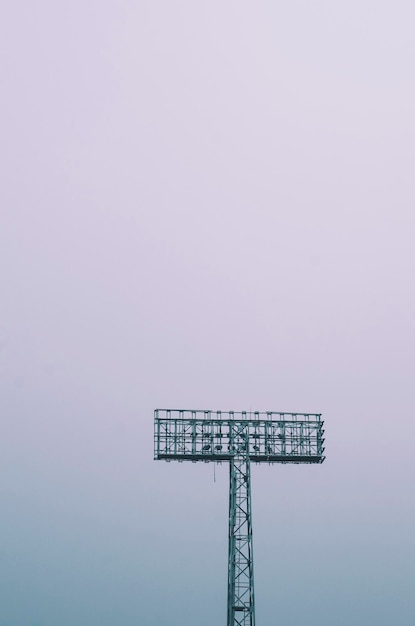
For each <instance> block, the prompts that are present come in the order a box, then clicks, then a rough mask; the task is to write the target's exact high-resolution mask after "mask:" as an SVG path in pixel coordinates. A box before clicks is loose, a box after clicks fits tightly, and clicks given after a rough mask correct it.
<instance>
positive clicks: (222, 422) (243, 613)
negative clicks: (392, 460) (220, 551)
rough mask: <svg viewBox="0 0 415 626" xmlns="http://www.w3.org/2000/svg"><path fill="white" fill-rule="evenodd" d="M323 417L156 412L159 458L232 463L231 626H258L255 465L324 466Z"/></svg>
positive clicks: (230, 536)
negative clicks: (252, 503) (304, 464)
mask: <svg viewBox="0 0 415 626" xmlns="http://www.w3.org/2000/svg"><path fill="white" fill-rule="evenodd" d="M323 426H324V422H323V421H322V419H321V414H320V413H280V412H274V411H266V412H259V411H254V412H252V411H249V412H248V411H241V412H235V411H207V410H201V411H198V410H187V409H156V410H155V412H154V458H155V459H156V460H165V461H172V460H175V461H192V462H193V463H196V462H198V461H202V462H205V463H208V462H217V463H222V462H229V531H228V597H227V626H255V596H254V560H253V541H252V505H251V463H252V462H254V463H264V462H267V463H270V464H271V463H307V464H315V463H323V461H324V459H325V456H324V428H323Z"/></svg>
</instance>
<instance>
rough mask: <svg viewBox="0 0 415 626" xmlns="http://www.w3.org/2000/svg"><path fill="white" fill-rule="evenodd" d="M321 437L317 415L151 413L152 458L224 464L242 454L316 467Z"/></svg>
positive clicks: (320, 455)
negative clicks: (152, 420) (219, 462)
mask: <svg viewBox="0 0 415 626" xmlns="http://www.w3.org/2000/svg"><path fill="white" fill-rule="evenodd" d="M245 434H246V435H247V440H246V439H245ZM323 435H324V430H323V422H322V421H321V415H319V414H299V413H275V412H267V413H259V412H254V413H248V412H240V413H236V412H233V411H230V412H222V411H215V412H214V411H185V410H161V409H157V410H156V411H155V433H154V444H155V448H154V457H155V458H156V459H165V460H182V461H183V460H187V461H205V462H206V461H228V460H230V459H231V458H233V457H235V456H237V455H238V454H241V452H242V451H244V452H246V451H248V453H249V457H250V460H251V461H253V462H264V461H265V462H269V463H322V462H323V460H324V456H323V453H324V446H323V444H324V438H323Z"/></svg>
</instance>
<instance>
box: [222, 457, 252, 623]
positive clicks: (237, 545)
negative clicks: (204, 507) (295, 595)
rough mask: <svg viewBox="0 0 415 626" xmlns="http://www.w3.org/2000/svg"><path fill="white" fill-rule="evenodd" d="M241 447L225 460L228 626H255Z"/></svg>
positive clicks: (247, 475) (246, 471)
mask: <svg viewBox="0 0 415 626" xmlns="http://www.w3.org/2000/svg"><path fill="white" fill-rule="evenodd" d="M244 448H245V450H244V451H243V452H242V454H241V455H237V456H235V457H233V458H232V459H231V460H230V461H229V467H230V474H229V478H230V483H229V560H228V622H227V624H228V626H255V602H254V561H253V552H252V509H251V471H250V461H249V453H248V449H247V445H246V446H244Z"/></svg>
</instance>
